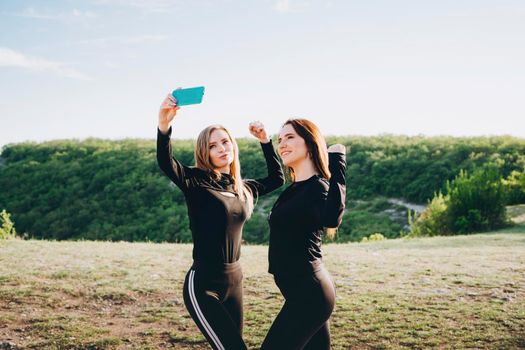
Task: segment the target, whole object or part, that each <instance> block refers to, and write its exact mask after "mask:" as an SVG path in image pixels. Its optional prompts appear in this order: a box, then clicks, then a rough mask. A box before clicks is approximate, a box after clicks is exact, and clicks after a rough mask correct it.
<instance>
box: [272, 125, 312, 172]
mask: <svg viewBox="0 0 525 350" xmlns="http://www.w3.org/2000/svg"><path fill="white" fill-rule="evenodd" d="M279 155H280V156H281V158H282V160H283V164H284V165H285V166H287V167H290V168H292V169H293V167H294V164H295V165H296V164H299V162H302V161H303V160H305V159H307V158H308V148H307V147H306V142H305V141H304V139H303V138H302V137H301V136H299V134H297V132H296V131H295V129H294V128H293V126H292V125H291V124H286V125H284V126H283V127H282V129H281V131H280V132H279Z"/></svg>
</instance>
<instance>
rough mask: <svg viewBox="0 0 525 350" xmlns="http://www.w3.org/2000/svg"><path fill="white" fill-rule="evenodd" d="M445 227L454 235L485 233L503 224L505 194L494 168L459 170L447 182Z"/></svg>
mask: <svg viewBox="0 0 525 350" xmlns="http://www.w3.org/2000/svg"><path fill="white" fill-rule="evenodd" d="M447 192H448V193H447V195H448V197H449V198H448V200H447V203H448V208H447V212H448V214H447V215H448V220H449V227H450V228H451V230H452V231H453V232H455V233H468V232H474V231H486V230H489V229H494V228H498V227H502V226H504V225H505V224H506V212H505V204H506V203H505V201H506V191H505V186H504V184H503V182H502V180H501V177H500V174H499V171H498V170H497V169H495V168H494V167H485V168H482V169H478V170H476V171H475V172H474V173H473V174H472V175H471V176H469V175H468V174H467V172H465V171H461V172H460V174H459V175H458V176H456V178H455V179H454V180H453V181H452V182H451V183H447Z"/></svg>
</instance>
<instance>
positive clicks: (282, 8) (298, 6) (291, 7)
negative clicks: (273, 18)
mask: <svg viewBox="0 0 525 350" xmlns="http://www.w3.org/2000/svg"><path fill="white" fill-rule="evenodd" d="M307 7H308V5H307V4H306V3H304V2H303V3H297V2H292V0H278V1H277V2H276V3H275V4H274V5H273V9H274V10H275V11H277V12H282V13H289V12H300V11H303V10H304V9H306V8H307Z"/></svg>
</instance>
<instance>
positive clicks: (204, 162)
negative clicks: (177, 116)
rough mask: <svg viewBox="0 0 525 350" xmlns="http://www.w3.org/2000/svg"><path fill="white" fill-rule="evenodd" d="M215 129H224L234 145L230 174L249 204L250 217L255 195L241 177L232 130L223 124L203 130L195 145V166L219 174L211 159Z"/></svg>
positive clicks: (235, 187) (242, 198) (237, 149)
mask: <svg viewBox="0 0 525 350" xmlns="http://www.w3.org/2000/svg"><path fill="white" fill-rule="evenodd" d="M215 130H223V131H224V132H225V133H226V134H228V137H229V138H230V141H231V143H232V145H233V162H232V163H231V164H230V175H231V176H232V178H233V181H234V185H233V187H234V189H235V192H237V194H238V195H239V198H240V199H241V200H242V201H246V202H247V204H248V218H249V217H250V216H251V214H252V212H253V195H252V192H251V191H250V189H249V188H248V187H247V186H245V185H244V182H243V181H242V177H241V163H240V162H239V147H238V146H237V142H236V141H235V139H234V138H233V137H232V136H231V134H230V132H229V131H228V130H227V129H226V128H225V127H224V126H222V125H210V126H208V127H207V128H205V129H204V130H202V131H201V132H200V134H199V137H198V138H197V145H196V146H195V166H196V167H197V168H200V169H203V170H211V171H212V174H213V176H218V175H219V174H217V172H216V171H215V167H214V166H213V164H212V162H211V160H210V137H211V134H212V133H213V132H214V131H215Z"/></svg>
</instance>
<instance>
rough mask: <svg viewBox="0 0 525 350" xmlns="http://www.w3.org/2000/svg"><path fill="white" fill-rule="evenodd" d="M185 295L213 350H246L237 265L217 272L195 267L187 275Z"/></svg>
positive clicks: (185, 299)
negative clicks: (243, 337) (243, 338)
mask: <svg viewBox="0 0 525 350" xmlns="http://www.w3.org/2000/svg"><path fill="white" fill-rule="evenodd" d="M183 294H184V304H185V305H186V308H187V309H188V311H189V313H190V315H191V317H192V318H193V320H194V321H195V323H196V324H197V326H198V327H199V329H200V331H201V332H202V334H203V335H204V336H205V337H206V339H207V340H208V342H209V343H210V345H211V346H212V348H213V349H217V350H237V349H242V350H244V349H246V345H245V344H244V341H243V340H242V327H243V307H242V270H241V267H240V264H239V263H238V262H236V263H232V264H224V266H222V267H220V269H218V270H217V269H214V271H210V269H208V268H204V267H202V266H199V264H197V263H194V264H193V266H192V268H191V269H190V270H189V271H188V273H187V274H186V279H185V280H184V293H183Z"/></svg>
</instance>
